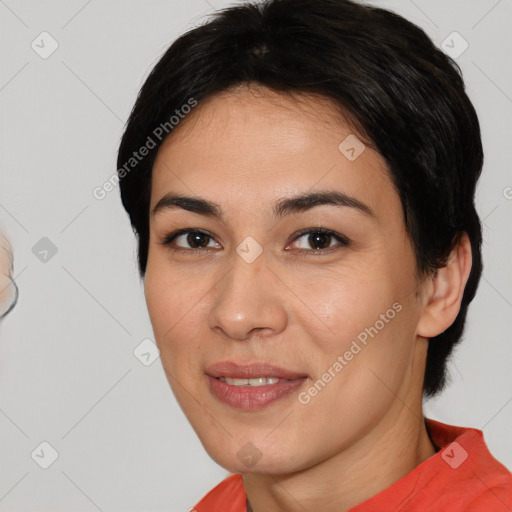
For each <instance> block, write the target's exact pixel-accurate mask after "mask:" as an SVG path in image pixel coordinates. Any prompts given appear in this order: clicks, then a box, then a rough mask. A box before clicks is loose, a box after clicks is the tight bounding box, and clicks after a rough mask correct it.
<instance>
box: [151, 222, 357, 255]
mask: <svg viewBox="0 0 512 512" xmlns="http://www.w3.org/2000/svg"><path fill="white" fill-rule="evenodd" d="M188 233H199V234H202V235H205V236H207V237H209V238H210V239H212V240H213V239H214V238H213V236H212V235H210V234H209V233H207V232H206V231H203V230H202V229H193V228H184V229H178V230H177V231H173V232H172V233H169V234H168V235H166V236H165V237H164V239H163V241H162V242H161V245H163V246H165V247H167V248H168V249H170V250H171V251H175V252H176V251H181V252H189V253H192V252H195V253H197V252H202V251H204V250H206V249H207V248H197V249H193V248H188V249H187V248H183V247H172V245H171V243H172V242H173V241H174V240H175V239H176V238H177V237H179V236H181V235H184V234H188ZM307 234H322V235H329V236H331V237H333V238H335V239H336V240H338V242H339V245H338V246H334V247H329V248H327V249H298V250H297V252H298V253H299V254H304V253H309V254H308V255H320V254H330V253H331V252H333V250H337V249H339V248H341V247H346V246H348V245H349V244H350V240H349V239H348V238H347V237H345V236H343V235H341V234H339V233H336V232H335V231H332V230H330V229H325V228H306V229H301V230H300V231H298V232H297V233H296V236H295V238H294V239H293V240H292V243H293V242H295V241H297V240H298V239H299V238H301V237H303V236H304V235H307Z"/></svg>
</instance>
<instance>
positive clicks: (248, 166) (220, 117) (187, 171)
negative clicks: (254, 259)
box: [151, 87, 398, 208]
mask: <svg viewBox="0 0 512 512" xmlns="http://www.w3.org/2000/svg"><path fill="white" fill-rule="evenodd" d="M347 149H349V152H348V153H347ZM351 149H354V151H352V152H350V150H351ZM361 151H362V152H361ZM354 156H355V157H356V158H353V157H354ZM315 187H317V188H322V189H333V190H340V191H342V192H344V193H347V194H350V195H353V196H357V197H358V198H359V199H361V200H362V201H365V202H366V203H367V204H369V205H372V208H373V207H375V208H378V206H379V204H381V206H382V207H383V208H389V207H390V206H391V205H390V204H389V203H390V202H395V203H396V201H397V198H398V196H397V194H396V192H395V189H394V187H393V185H392V183H391V179H390V176H389V172H388V169H387V165H386V162H385V161H384V159H383V158H382V157H381V155H380V154H379V153H378V152H377V151H376V150H375V149H373V148H372V147H371V146H370V145H369V144H367V143H363V141H362V137H361V136H360V135H359V134H358V133H356V131H355V129H354V127H353V125H352V124H351V123H350V121H349V119H348V116H343V112H342V111H341V110H340V109H339V108H338V107H337V106H336V105H335V103H334V101H332V100H330V99H328V98H323V97H319V96H313V95H306V94H301V95H295V96H293V97H292V96H290V95H288V94H282V93H277V92H274V91H270V90H269V89H265V88H256V89H254V88H252V89H248V88H246V87H244V88H239V89H236V90H232V91H228V92H224V93H221V94H218V95H215V96H213V97H211V98H209V99H207V100H206V101H204V102H202V103H200V104H199V105H198V106H197V107H196V108H195V109H194V110H193V111H192V113H191V114H189V115H188V117H186V118H185V119H184V120H183V121H181V124H180V125H178V126H177V127H176V128H175V129H174V131H173V132H172V133H171V135H170V136H169V137H167V139H166V140H165V141H164V142H163V144H162V146H161V147H160V149H159V151H158V154H157V157H156V159H155V163H154V166H153V176H152V200H151V203H152V206H154V204H155V203H156V202H157V201H158V200H159V198H160V197H161V195H163V194H164V193H165V192H167V191H169V190H172V191H174V192H179V193H184V194H187V195H191V194H192V195H194V194H196V195H201V197H208V198H210V199H212V200H215V201H217V202H228V203H229V202H230V201H232V202H234V201H235V199H236V198H237V197H238V198H240V192H241V191H242V190H243V191H244V196H243V198H240V199H241V200H243V202H244V204H248V203H253V204H254V205H256V204H258V205H259V204H262V203H267V202H268V201H271V202H272V201H275V200H276V199H277V198H280V197H284V196H286V195H291V194H296V193H299V192H304V191H306V190H314V189H315ZM231 192H232V194H231Z"/></svg>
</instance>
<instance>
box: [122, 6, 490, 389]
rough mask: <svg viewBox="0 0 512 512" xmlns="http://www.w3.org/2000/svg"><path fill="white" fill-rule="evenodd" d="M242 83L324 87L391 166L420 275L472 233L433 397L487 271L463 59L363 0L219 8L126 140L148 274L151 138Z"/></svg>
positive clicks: (139, 110) (129, 186)
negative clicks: (141, 152) (182, 112)
mask: <svg viewBox="0 0 512 512" xmlns="http://www.w3.org/2000/svg"><path fill="white" fill-rule="evenodd" d="M244 84H259V85H263V86H265V87H267V88H269V89H272V90H274V91H277V92H281V93H286V94H290V95H293V94H294V93H306V94H308V93H310V94H315V95H318V94H320V95H321V96H322V97H325V98H329V99H332V100H334V101H335V104H336V105H338V106H339V107H340V112H344V113H345V114H348V116H349V117H350V119H352V120H353V122H354V126H356V127H357V129H358V133H359V134H360V135H361V136H362V137H363V138H365V139H366V140H367V141H369V142H370V143H371V144H372V146H373V147H375V148H376V149H377V151H378V152H379V153H380V154H381V155H382V156H383V157H384V158H385V160H386V162H387V164H388V166H389V168H390V173H391V178H392V180H393V182H394V185H395V187H396V189H397V192H398V194H399V196H400V200H401V202H402V207H403V214H404V221H405V225H406V228H407V232H408V234H409V236H410V238H411V241H412V244H413V247H414V251H415V255H416V262H417V271H418V275H423V276H427V275H429V274H432V273H433V272H435V270H436V269H437V268H440V267H442V266H444V265H445V264H446V262H447V258H448V256H449V254H450V252H451V250H452V249H453V247H454V246H455V244H456V243H457V242H458V241H459V239H460V236H461V234H462V233H463V232H466V233H467V234H468V236H469V239H470V242H471V249H472V256H473V262H472V269H471V273H470V276H469V279H468V282H467V285H466V288H465V291H464V295H463V298H462V303H461V308H460V311H459V313H458V316H457V318H456V319H455V321H454V322H453V324H452V325H451V326H450V327H449V328H448V329H446V330H445V331H444V332H442V333H441V334H439V335H438V336H436V337H433V338H431V339H430V340H429V346H428V354H427V361H426V370H425V379H424V385H423V392H424V396H426V397H430V396H433V395H435V394H437V393H438V392H439V391H441V390H442V388H443V387H444V386H445V384H446V377H447V375H446V374H447V372H446V364H447V360H448V357H449V356H450V354H451V352H452V349H453V347H454V346H455V345H456V344H457V343H458V342H459V341H460V340H461V337H462V333H463V330H464V324H465V319H466V314H467V309H468V305H469V303H470V302H471V300H472V299H473V297H474V296H475V293H476V289H477V286H478V282H479V280H480V276H481V272H482V260H481V243H482V233H481V225H480V220H479V217H478V214H477V211H476V208H475V204H474V195H475V188H476V184H477V181H478V178H479V176H480V173H481V169H482V165H483V151H482V142H481V137H480V125H479V121H478V117H477V114H476V112H475V109H474V107H473V105H472V103H471V101H470V100H469V98H468V96H467V95H466V92H465V86H464V82H463V79H462V73H461V70H460V68H459V66H458V65H457V63H456V62H454V61H453V60H452V59H451V58H450V57H448V56H447V55H445V54H444V53H443V52H442V51H440V50H439V49H438V48H436V46H435V45H434V44H433V42H432V41H431V39H430V38H429V37H428V36H427V35H426V34H425V32H424V31H423V30H422V29H420V28H419V27H417V26H416V25H414V24H413V23H411V22H409V21H407V20H405V19H404V18H402V17H401V16H399V15H397V14H395V13H393V12H390V11H388V10H385V9H382V8H376V7H373V6H369V5H363V4H359V3H356V2H355V1H350V0H266V1H262V2H253V3H249V2H248V3H244V4H239V5H235V6H232V7H228V8H225V9H222V10H220V11H217V12H216V13H215V14H214V15H213V16H212V18H211V20H209V21H208V22H207V23H204V24H202V25H200V26H198V27H196V28H194V29H192V30H190V31H188V32H186V33H185V34H184V35H182V36H181V37H179V38H178V39H177V40H176V41H175V42H174V43H173V44H172V45H171V46H170V47H169V48H168V49H167V51H166V52H165V53H164V55H163V56H162V57H161V59H160V60H159V62H158V63H157V64H156V65H155V66H154V68H153V69H152V71H151V73H150V74H149V76H148V78H147V79H146V81H145V83H144V85H143V86H142V88H141V90H140V92H139V95H138V97H137V101H136V103H135V105H134V107H133V110H132V112H131V114H130V117H129V119H128V121H127V125H126V129H125V132H124V135H123V137H122V141H121V144H120V148H119V154H118V161H117V166H118V177H119V179H120V189H121V198H122V202H123V205H124V208H125V209H126V211H127V212H128V214H129V216H130V221H131V224H132V227H133V230H134V232H135V234H136V236H137V238H138V262H139V271H140V275H141V278H142V277H143V276H144V275H145V271H146V264H147V257H148V248H149V247H148V246H149V206H150V195H151V172H152V166H153V162H154V158H155V156H156V153H157V151H158V148H159V147H160V145H161V143H162V141H163V140H164V138H162V137H161V135H160V137H155V133H158V134H161V133H163V131H162V129H160V131H155V128H156V127H159V126H160V127H166V128H165V132H166V133H172V132H171V131H170V129H169V124H170V123H169V118H170V116H171V115H172V114H174V113H175V112H176V111H177V110H178V111H179V109H180V108H181V107H182V106H183V105H186V104H187V103H189V102H190V100H191V98H193V99H194V101H198V102H200V101H201V100H204V99H206V98H207V97H209V96H212V95H214V94H216V93H220V92H222V91H227V90H229V89H231V88H233V87H235V86H239V85H244ZM190 115H191V116H192V115H193V113H192V114H190ZM166 123H167V124H166ZM155 138H157V139H158V140H157V141H155V140H154V139H155ZM150 139H151V140H152V142H153V144H154V146H155V147H153V148H152V149H151V150H150V151H149V154H148V155H147V156H146V157H145V158H144V159H141V160H140V161H138V162H137V163H136V165H134V166H133V167H134V168H133V169H131V168H130V169H128V168H127V165H126V164H127V162H128V161H130V158H131V157H133V152H134V151H137V150H138V149H139V148H141V147H142V146H144V145H145V144H147V142H148V141H149V140H150ZM153 144H152V145H153ZM147 146H149V144H147ZM123 169H124V171H123Z"/></svg>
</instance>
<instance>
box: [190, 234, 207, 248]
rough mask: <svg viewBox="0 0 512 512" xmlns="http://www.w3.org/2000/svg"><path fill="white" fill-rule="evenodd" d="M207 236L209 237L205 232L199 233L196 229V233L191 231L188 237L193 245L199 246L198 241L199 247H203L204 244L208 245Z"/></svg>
mask: <svg viewBox="0 0 512 512" xmlns="http://www.w3.org/2000/svg"><path fill="white" fill-rule="evenodd" d="M207 238H208V235H204V234H203V233H199V232H197V231H196V232H195V233H189V235H188V237H187V242H188V243H189V244H190V245H191V246H192V247H197V246H196V243H197V245H198V246H199V247H203V244H204V245H208V242H207V241H206V239H207Z"/></svg>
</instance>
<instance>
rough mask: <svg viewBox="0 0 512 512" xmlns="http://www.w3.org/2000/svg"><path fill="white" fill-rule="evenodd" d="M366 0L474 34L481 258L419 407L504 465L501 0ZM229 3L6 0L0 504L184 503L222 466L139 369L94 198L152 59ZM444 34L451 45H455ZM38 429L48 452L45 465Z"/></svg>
mask: <svg viewBox="0 0 512 512" xmlns="http://www.w3.org/2000/svg"><path fill="white" fill-rule="evenodd" d="M375 3H377V4H378V5H381V6H384V7H388V8H391V9H393V10H395V11H397V12H398V13H400V14H403V15H404V16H406V17H407V18H408V19H410V20H411V21H413V22H415V23H417V24H418V25H420V26H421V27H423V28H424V29H425V30H426V31H427V33H428V34H429V35H430V36H431V37H432V38H433V39H434V41H435V42H436V44H438V45H439V46H441V45H442V42H443V41H445V40H447V39H446V38H447V37H448V36H449V35H450V34H452V32H454V31H457V32H458V33H459V34H461V36H462V37H463V38H464V40H466V41H467V42H468V43H469V48H468V49H467V50H466V51H465V52H464V53H462V54H461V55H460V56H459V57H458V58H457V62H458V63H459V64H460V66H461V67H462V70H463V72H464V75H465V80H466V82H467V87H468V92H469V95H470V97H471V98H472V100H473V101H474V104H475V106H476V109H477V111H478V113H479V116H480V120H481V125H482V130H483V142H484V147H485V152H486V161H485V167H484V174H483V177H482V179H481V182H480V186H479V189H478V196H477V201H478V210H479V213H480V214H481V217H482V219H483V220H484V246H483V252H484V261H485V270H484V276H483V279H482V281H481V284H480V288H479V292H478V295H477V297H476V299H475V301H474V303H473V305H472V307H471V309H470V313H469V320H468V327H467V334H466V337H465V341H464V342H463V344H462V345H461V346H460V348H459V349H458V350H457V351H456V358H455V362H454V363H452V364H451V366H450V373H451V376H452V383H451V385H450V386H449V387H448V388H447V389H446V390H445V391H444V392H443V394H442V395H441V396H440V397H439V398H437V399H435V400H432V401H430V402H428V403H426V404H425V411H426V414H427V416H429V417H432V418H434V419H438V420H440V421H444V422H446V423H451V424H455V425H463V426H473V427H476V428H479V429H483V431H484V435H485V439H486V441H487V443H488V446H489V447H490V449H491V451H492V453H493V454H494V455H495V456H496V458H498V459H499V460H500V461H502V462H503V463H504V464H505V465H507V466H508V467H509V468H512V437H511V435H510V433H511V430H512V429H511V425H512V403H511V401H512V372H511V371H510V361H511V355H512V344H511V341H510V328H511V320H510V319H511V317H512V281H511V279H510V255H511V254H512V243H511V240H512V236H511V235H512V228H511V223H510V219H511V217H512V188H510V187H512V175H511V172H510V165H509V162H510V143H511V140H512V139H511V123H510V116H511V115H512V100H511V96H512V73H511V61H510V47H511V36H510V33H511V29H512V23H511V20H512V2H511V1H510V0H501V1H496V0H478V1H471V2H468V1H454V0H432V1H425V2H420V1H419V0H416V1H412V0H406V1H398V0H395V1H388V0H386V1H381V2H375ZM227 5H229V2H224V1H222V0H208V1H206V0H188V1H184V0H182V1H177V0H173V1H170V0H166V1H157V0H151V1H144V2H143V1H121V0H92V1H88V2H87V1H85V0H67V1H63V0H61V1H56V0H55V1H35V0H34V1H24V0H0V38H1V40H0V49H1V52H2V60H1V62H2V64H1V69H0V108H1V117H0V130H1V132H0V141H1V142H0V144H1V147H0V169H1V173H0V221H1V223H2V224H3V226H4V228H5V231H6V233H7V234H8V236H9V237H10V239H11V241H12V244H13V246H14V250H15V260H14V261H15V276H16V281H17V283H18V286H19V289H20V299H19V303H18V305H17V306H16V308H15V310H14V311H13V312H12V313H11V314H10V315H9V316H8V317H7V318H6V319H5V321H4V322H3V323H2V324H1V325H0V400H1V401H0V432H1V436H0V461H1V463H0V510H1V511H17V510H19V511H50V510H51V511H60V510H63V511H64V510H66V511H69V510H76V511H96V510H103V511H142V510H145V511H164V510H165V511H185V510H188V508H189V507H192V506H193V505H194V504H195V503H196V502H197V501H198V500H199V499H200V497H202V496H203V495H204V494H205V493H206V492H207V491H208V490H209V489H210V488H212V487H213V486H214V485H215V484H216V483H217V482H219V481H220V480H221V479H222V478H223V477H224V476H225V475H226V474H227V472H226V471H225V470H224V469H222V468H220V467H219V466H217V465H216V464H215V463H214V462H213V461H211V460H210V458H209V457H208V456H207V455H206V453H205V452H204V450H203V449H202V446H201V444H200V442H199V441H198V440H197V438H196V436H195V434H194V433H193V431H192V428H191V427H190V426H189V425H188V423H187V421H186V420H185V418H184V415H183V414H182V413H181V411H180V409H179V408H178V406H177V404H176V402H175V400H174V397H173V396H172V393H171V391H170V389H169V386H168V384H167V381H166V379H165V376H164V373H163V370H162V368H161V364H160V360H159V359H156V360H155V361H154V362H153V364H151V365H149V366H145V365H144V364H143V363H142V362H141V360H139V359H137V358H136V357H135V355H134V353H133V351H134V349H135V348H136V347H137V346H138V345H139V344H140V343H141V342H142V340H144V339H146V338H149V339H151V338H152V331H151V325H150V323H149V319H148V315H147V312H146V306H145V302H144V295H143V290H142V285H141V283H140V282H139V278H138V275H137V270H136V261H135V243H134V238H133V236H132V232H131V229H130V227H129V223H128V219H127V216H126V215H125V213H124V210H123V209H122V207H121V203H120V199H119V194H118V189H117V188H116V189H115V190H114V191H112V192H111V193H110V194H108V195H107V197H106V198H105V199H104V200H102V201H99V200H97V199H95V198H94V197H93V195H92V191H93V189H94V188H95V187H97V186H100V185H102V183H104V181H105V180H106V179H108V178H109V177H110V176H111V175H112V173H113V172H114V171H115V168H116V165H115V160H116V150H117V147H118V143H119V140H120V136H121V133H122V129H123V124H124V122H125V120H126V119H127V116H128V114H129V111H130V110H131V107H132V105H133V102H134V100H135V97H136V94H137V92H138V89H139V88H140V86H141V85H142V83H143V80H144V78H145V76H147V73H148V72H149V70H150V69H151V67H152V65H153V64H155V63H156V61H157V59H158V58H159V56H160V55H161V54H162V53H163V51H164V50H165V49H166V47H167V46H168V45H169V44H170V43H171V42H172V41H173V40H174V39H175V38H176V37H177V36H178V35H180V34H181V33H183V32H184V31H185V30H187V29H188V28H190V27H192V26H195V25H197V24H198V23H199V22H200V21H201V19H202V18H201V17H202V16H203V15H206V14H208V13H211V12H213V10H214V9H217V8H220V7H224V6H227ZM43 31H47V32H48V33H49V34H51V37H52V38H53V39H54V40H56V41H57V43H58V49H57V50H56V51H55V52H54V53H53V54H52V55H50V56H49V57H47V58H45V59H43V58H42V57H41V56H40V53H41V52H43V51H49V50H50V49H51V44H52V41H51V40H50V39H49V38H48V36H40V34H41V32H43ZM455 37H456V39H453V37H452V38H451V39H450V38H449V39H448V40H447V43H445V45H446V44H449V45H450V46H452V47H453V49H452V51H460V50H461V49H462V48H463V46H462V45H463V41H462V40H460V39H457V36H455ZM33 41H35V43H34V45H36V48H37V50H38V51H39V52H40V53H37V52H36V51H35V50H34V49H33V48H32V47H31V44H32V42H33ZM37 45H38V46H37ZM44 237H46V238H47V239H49V240H50V241H51V244H53V245H54V246H55V249H56V250H57V252H56V254H54V255H53V253H52V247H53V246H51V247H50V246H49V242H48V240H46V239H44V240H43V241H41V239H43V238H44ZM34 247H35V249H34ZM55 249H53V250H55ZM45 250H48V251H49V252H47V253H45V252H44V251H45ZM143 347H144V346H143ZM143 351H145V350H143ZM144 357H145V359H148V358H150V359H151V357H150V356H144ZM142 359H143V360H144V358H142ZM144 361H145V360H144ZM145 362H146V363H147V362H148V361H145ZM44 441H46V442H47V443H49V444H50V445H51V446H52V447H53V448H54V449H55V450H56V451H57V452H58V458H57V459H56V460H55V462H54V463H53V464H52V465H51V466H50V467H48V469H43V468H42V467H40V465H41V464H43V465H44V464H45V462H46V463H48V462H51V450H50V449H49V448H48V447H46V448H45V445H43V446H42V447H41V446H40V444H41V443H42V442H44ZM34 450H35V452H34ZM41 450H43V451H41ZM31 454H33V455H32V456H31Z"/></svg>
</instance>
